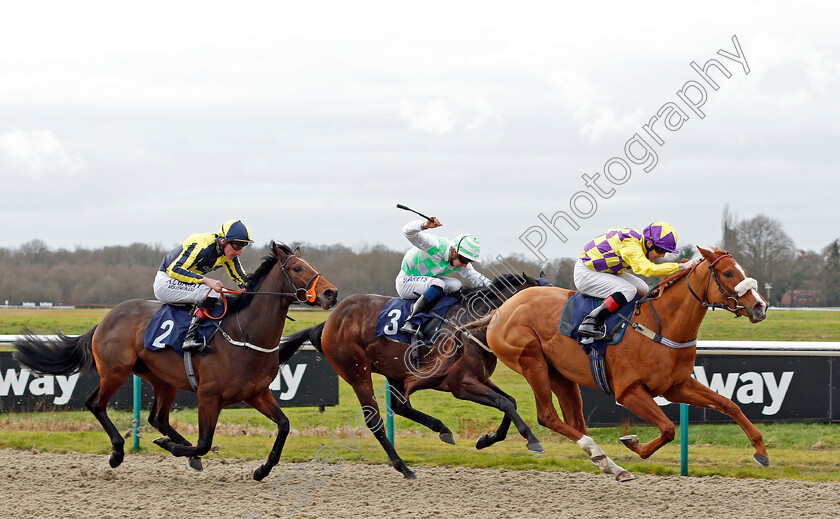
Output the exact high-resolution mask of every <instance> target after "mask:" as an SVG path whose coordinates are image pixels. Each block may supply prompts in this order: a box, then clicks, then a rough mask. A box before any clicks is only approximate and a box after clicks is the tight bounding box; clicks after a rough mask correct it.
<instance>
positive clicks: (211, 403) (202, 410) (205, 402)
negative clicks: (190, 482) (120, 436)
mask: <svg viewBox="0 0 840 519" xmlns="http://www.w3.org/2000/svg"><path fill="white" fill-rule="evenodd" d="M199 391H201V388H199ZM221 411H222V405H221V401H220V399H219V396H218V395H211V396H202V395H199V397H198V442H197V443H196V445H195V446H192V445H181V444H178V443H175V442H174V441H172V440H171V439H169V438H166V437H164V438H158V439H156V440H155V441H154V443H155V444H156V445H158V446H160V447H161V448H163V449H166V450H168V451H169V452H171V453H172V455H173V456H186V457H192V456H204V455H205V454H207V453H208V452H210V448H211V447H212V446H213V434H214V433H215V432H216V423H217V422H218V420H219V413H220V412H221Z"/></svg>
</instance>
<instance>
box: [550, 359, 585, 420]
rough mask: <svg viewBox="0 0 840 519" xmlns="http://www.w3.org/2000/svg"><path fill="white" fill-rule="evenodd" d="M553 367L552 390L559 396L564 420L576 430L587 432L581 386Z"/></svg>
mask: <svg viewBox="0 0 840 519" xmlns="http://www.w3.org/2000/svg"><path fill="white" fill-rule="evenodd" d="M550 369H551V391H552V392H553V393H554V394H555V395H556V396H557V402H558V403H559V404H560V410H561V411H562V412H563V421H564V422H566V423H567V424H569V426H570V427H573V428H574V429H575V430H576V431H580V432H581V433H582V434H586V420H585V419H584V418H583V398H581V396H580V386H579V385H578V384H577V383H576V382H572V381H571V380H569V379H568V378H566V377H564V376H563V375H561V374H560V373H559V372H557V370H555V369H554V368H550Z"/></svg>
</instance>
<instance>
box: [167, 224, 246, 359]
mask: <svg viewBox="0 0 840 519" xmlns="http://www.w3.org/2000/svg"><path fill="white" fill-rule="evenodd" d="M250 243H253V241H252V240H251V235H250V233H249V232H248V228H247V227H245V224H243V223H242V221H241V220H231V221H229V222H225V223H224V224H222V227H221V229H219V232H218V233H204V234H193V235H190V236H189V237H188V238H187V239H186V241H184V243H183V244H181V245H180V246H178V247H175V248H174V249H172V251H171V252H170V253H169V254H167V255H166V257H164V258H163V261H161V263H160V268H159V269H158V273H157V275H156V276H155V282H154V285H153V287H154V293H155V297H156V298H157V299H158V300H159V301H161V302H163V303H171V304H183V303H192V304H196V305H198V304H200V305H201V307H200V308H198V309H196V312H195V314H194V315H193V318H192V321H191V322H190V327H189V329H188V330H187V335H186V337H185V338H184V345H183V347H182V349H183V350H184V351H191V350H196V349H200V348H201V347H203V346H204V344H203V342H200V341H199V340H198V327H199V325H200V324H201V322H202V321H203V318H204V312H206V311H209V310H211V309H212V308H213V307H214V306H215V304H216V302H217V300H218V298H219V293H220V292H221V290H222V288H223V284H222V282H221V281H219V280H218V279H212V278H208V277H205V276H204V275H205V274H207V273H208V272H212V271H214V270H216V269H219V268H222V267H224V269H225V271H227V273H228V275H229V276H230V278H231V279H233V281H235V282H236V284H237V285H239V286H240V287H244V286H245V285H246V284H247V279H248V275H247V274H246V273H245V270H244V269H243V268H242V264H241V263H240V262H239V255H240V254H242V249H243V248H245V247H247V246H248V245H249V244H250Z"/></svg>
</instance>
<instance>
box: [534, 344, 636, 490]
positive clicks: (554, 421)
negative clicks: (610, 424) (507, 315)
mask: <svg viewBox="0 0 840 519" xmlns="http://www.w3.org/2000/svg"><path fill="white" fill-rule="evenodd" d="M519 367H520V368H521V370H522V375H523V376H524V377H525V380H527V381H528V384H529V385H530V386H531V390H532V391H533V393H534V398H535V400H536V403H537V421H538V422H539V423H540V425H542V426H544V427H548V428H549V429H551V430H552V431H554V432H556V433H559V434H562V435H563V436H565V437H566V438H569V439H570V440H572V441H573V442H575V443H577V444H578V445H579V446H580V448H581V449H583V451H584V452H585V453H586V454H587V455H589V459H590V461H592V463H594V464H595V465H597V466H598V467H599V468H600V469H601V471H602V472H605V473H607V474H612V475H614V476H615V479H617V480H618V481H629V480H631V479H635V476H633V475H632V474H630V472H629V471H627V470H625V469H623V468H621V467H619V466H618V465H616V464H615V462H614V461H613V460H611V459H610V458H609V456H607V455H606V454H605V453H604V451H603V450H602V449H601V447H599V446H598V444H596V443H595V441H594V440H593V439H592V438H590V437H589V436H587V435H585V434H583V433H582V432H580V431H578V430H576V429H574V428H573V427H571V426H569V425H567V424H566V423H565V422H563V421H562V420H561V419H560V416H558V415H557V410H556V409H555V408H554V402H553V401H552V398H551V387H552V377H551V375H550V374H549V366H548V363H547V362H546V359H545V355H544V354H543V352H542V347H541V345H540V342H539V340H538V339H534V340H532V341H531V342H530V343H529V344H528V345H527V346H525V348H523V352H522V355H521V356H520V357H519ZM554 378H556V375H555V377H554ZM557 383H558V382H554V384H557Z"/></svg>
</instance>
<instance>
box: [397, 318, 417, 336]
mask: <svg viewBox="0 0 840 519" xmlns="http://www.w3.org/2000/svg"><path fill="white" fill-rule="evenodd" d="M400 331H401V332H403V333H407V334H409V335H417V332H419V331H420V327H419V326H417V325H416V324H414V323H413V322H411V320H410V319H406V321H405V322H404V323H403V325H402V326H401V327H400Z"/></svg>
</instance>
